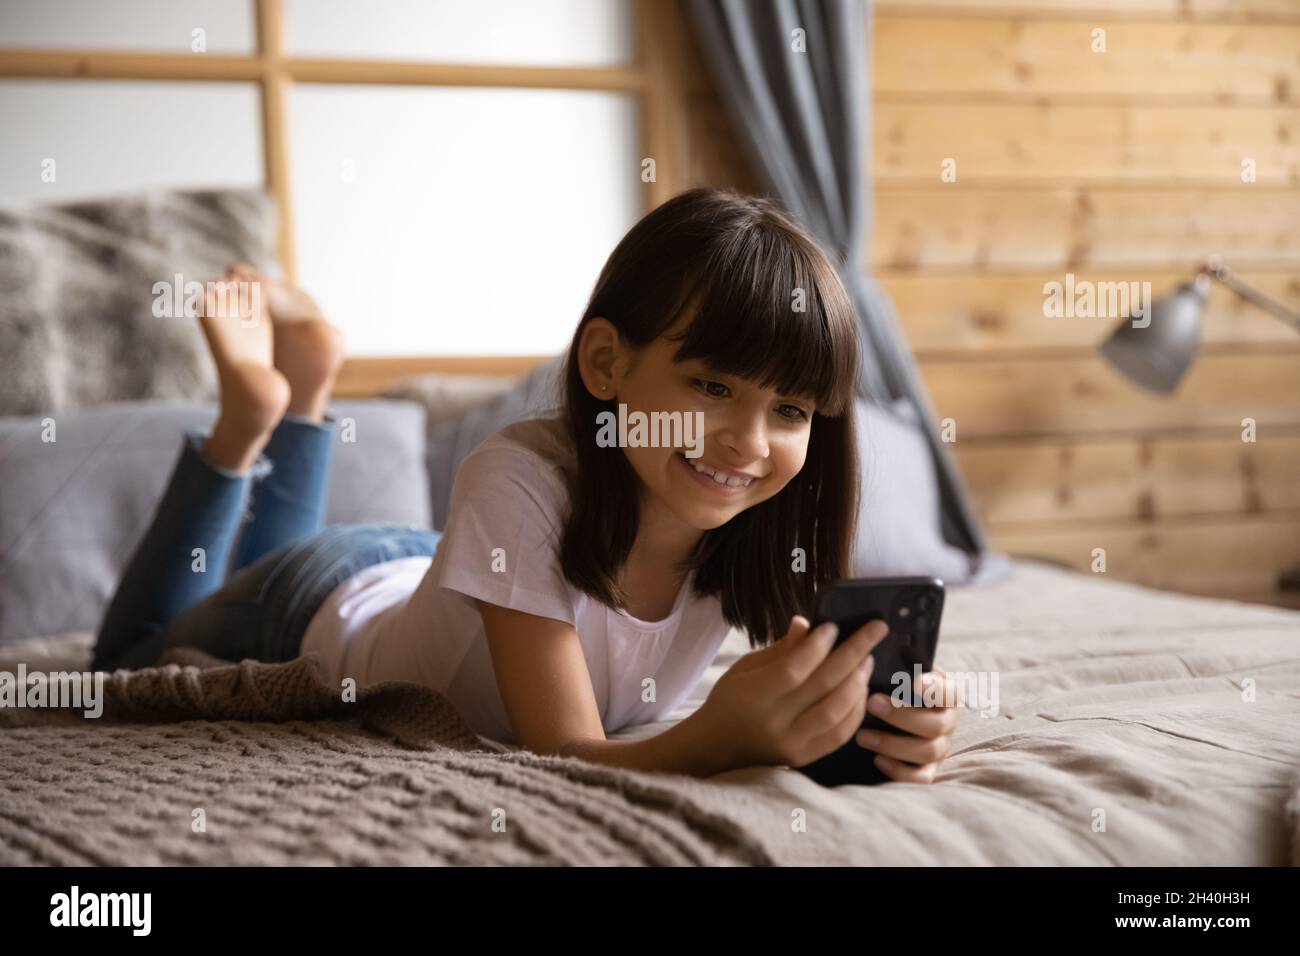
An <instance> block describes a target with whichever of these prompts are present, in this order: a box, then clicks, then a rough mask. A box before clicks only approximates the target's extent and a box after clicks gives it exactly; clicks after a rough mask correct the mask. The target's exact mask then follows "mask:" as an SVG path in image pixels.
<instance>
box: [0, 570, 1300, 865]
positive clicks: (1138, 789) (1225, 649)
mask: <svg viewBox="0 0 1300 956" xmlns="http://www.w3.org/2000/svg"><path fill="white" fill-rule="evenodd" d="M944 617H945V621H944V636H943V639H942V641H941V643H940V652H939V660H938V663H939V666H940V667H942V668H943V669H944V670H946V671H947V672H948V673H950V674H955V673H958V672H962V671H967V672H969V671H974V670H977V669H981V668H989V669H992V671H993V672H995V673H997V674H1000V688H1001V690H1000V694H1001V699H1000V703H999V707H998V710H997V713H996V715H989V716H985V715H984V714H981V713H976V712H974V711H969V710H964V711H962V713H961V714H960V721H959V723H958V729H957V734H956V737H955V740H954V751H953V753H952V754H951V756H950V757H949V758H948V759H947V760H946V761H945V762H944V766H943V769H942V770H941V772H940V774H939V778H938V780H937V781H936V782H935V783H934V784H933V785H931V786H924V785H919V784H886V785H884V786H878V787H840V788H838V789H827V788H823V787H819V786H817V785H816V784H814V783H812V782H811V781H809V780H808V779H807V778H806V777H805V776H803V775H802V774H800V773H796V772H794V771H791V770H789V769H786V768H781V767H749V768H743V769H739V770H733V771H731V772H729V773H725V774H719V775H717V776H714V777H711V778H709V779H707V780H699V779H695V778H691V777H685V776H674V775H670V774H654V773H636V772H632V771H624V770H618V769H615V768H611V767H603V766H601V765H598V764H590V763H584V762H582V761H578V760H576V759H560V758H545V757H538V756H536V755H534V754H529V753H526V752H522V751H518V750H516V749H514V748H509V747H503V746H501V745H497V744H494V743H489V742H487V741H483V740H481V739H480V738H478V737H476V736H474V735H473V734H471V733H470V732H469V730H468V728H467V727H466V726H465V725H464V724H463V723H462V722H461V720H460V718H459V717H458V716H457V715H456V714H455V713H454V712H453V709H452V707H451V706H450V704H449V703H448V702H447V701H446V699H445V698H443V697H441V696H440V695H438V694H437V693H435V692H433V691H431V690H427V689H423V688H419V687H416V686H414V685H407V684H389V685H379V686H375V687H373V688H370V689H368V690H366V691H364V692H362V693H361V694H360V695H359V699H358V700H357V702H355V703H344V702H343V701H342V700H340V699H339V694H338V689H337V688H336V687H333V686H329V687H327V686H325V685H323V684H322V682H321V678H320V674H319V671H318V669H317V664H316V662H315V659H314V658H308V659H303V660H299V661H294V662H291V663H288V664H257V663H251V662H245V663H243V664H239V665H231V664H226V663H223V662H217V661H214V660H213V659H211V658H201V657H194V656H191V657H176V658H173V663H170V664H168V665H167V666H163V667H159V668H154V669H150V670H143V671H136V672H120V673H116V674H113V675H110V676H109V680H108V681H107V683H106V685H105V696H106V697H107V701H106V703H105V711H104V716H103V717H102V718H99V719H95V720H87V719H85V718H84V717H82V716H81V714H80V712H62V713H59V712H55V711H50V710H29V709H6V708H0V864H4V863H112V864H122V863H127V864H156V863H200V864H221V863H252V864H257V863H272V864H280V863H293V864H313V863H325V864H329V863H366V864H386V863H435V864H436V863H453V864H454V863H489V864H503V863H504V864H512V863H520V864H552V863H580V864H582V863H615V864H630V865H637V864H647V863H666V864H674V863H681V864H693V863H706V864H722V865H732V864H738V865H747V864H759V865H762V864H769V863H775V864H829V865H838V864H853V865H864V866H878V865H905V866H915V865H934V864H946V865H975V866H979V865H1013V866H1014V865H1019V866H1025V865H1029V866H1054V865H1062V864H1067V865H1076V866H1077V865H1084V866H1159V865H1173V866H1186V865H1213V866H1277V865H1285V864H1287V863H1288V862H1292V863H1300V789H1298V788H1300V780H1297V774H1298V773H1300V735H1297V733H1296V728H1297V727H1300V614H1296V613H1295V612H1294V611H1283V610H1280V609H1277V608H1267V607H1255V606H1250V605H1244V604H1236V603H1233V602H1229V601H1216V600H1210V599H1203V598H1193V597H1187V596H1183V595H1177V594H1167V593H1162V592H1158V591H1150V590H1147V589H1144V588H1140V587H1136V586H1134V585H1129V584H1123V583H1120V582H1113V581H1107V580H1105V579H1104V578H1102V576H1100V575H1084V574H1078V573H1075V572H1067V571H1063V570H1060V569H1056V568H1051V567H1048V566H1045V565H1036V564H1032V563H1018V565H1017V569H1016V572H1015V573H1014V574H1013V575H1012V576H1011V577H1010V578H1009V579H1008V580H1006V581H1002V582H999V583H996V584H993V585H991V586H988V587H979V588H954V589H953V590H952V591H951V592H950V594H949V597H948V602H947V607H946V608H945V612H944ZM734 637H735V638H736V639H735V640H733V639H732V638H730V637H729V638H728V640H727V641H726V642H725V643H724V645H723V648H722V649H721V651H720V652H719V655H718V658H717V660H716V661H715V662H714V664H713V666H711V667H710V668H709V670H708V672H707V673H706V675H705V677H704V679H703V680H701V682H700V685H699V687H698V688H697V689H696V691H695V692H693V693H692V695H691V699H690V700H689V701H688V702H687V703H686V704H685V705H684V706H683V707H682V708H680V709H679V711H678V712H675V713H674V714H672V715H670V717H669V719H666V720H665V721H662V722H658V723H655V724H645V725H640V726H638V727H636V728H634V729H632V730H629V729H626V728H625V729H624V730H623V731H620V732H618V733H616V734H615V735H614V736H616V737H620V738H626V737H628V736H635V737H642V736H648V735H652V734H655V733H660V732H662V731H663V730H666V729H667V727H668V726H670V725H671V723H672V722H673V720H676V719H681V718H682V717H684V716H685V715H686V714H687V713H689V712H690V710H692V709H694V708H695V707H698V706H699V705H700V704H701V703H702V702H703V700H704V699H705V697H706V696H707V694H708V692H709V690H710V689H711V688H712V686H713V684H714V683H715V682H716V681H717V679H718V678H719V677H720V676H721V674H722V673H724V672H725V669H726V668H727V667H729V666H730V665H731V664H732V663H734V661H735V660H736V659H737V658H738V657H739V656H741V655H743V654H744V653H745V652H746V650H747V649H748V647H747V644H746V642H745V640H744V636H743V635H742V634H739V632H737V633H736V634H735V635H734ZM90 640H91V635H89V634H82V635H66V636H62V637H51V638H48V639H44V640H41V641H34V642H29V643H27V644H25V645H23V646H18V645H14V646H13V647H10V648H0V672H3V671H4V670H11V671H12V670H13V669H14V668H16V667H17V666H19V664H20V663H22V664H24V665H25V666H26V667H27V668H28V669H29V670H30V671H37V672H51V671H61V670H72V671H76V670H79V669H81V668H82V667H84V666H85V662H86V660H87V658H88V655H89V648H90ZM189 653H190V654H191V655H192V654H193V652H189ZM1102 824H1104V826H1103V825H1102Z"/></svg>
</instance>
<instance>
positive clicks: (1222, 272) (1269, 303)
mask: <svg viewBox="0 0 1300 956" xmlns="http://www.w3.org/2000/svg"><path fill="white" fill-rule="evenodd" d="M1200 276H1207V277H1209V278H1211V279H1215V280H1217V281H1219V282H1222V283H1223V284H1224V285H1226V286H1227V287H1228V288H1229V289H1231V290H1232V291H1233V292H1235V293H1237V295H1239V296H1241V297H1242V298H1243V299H1245V300H1246V301H1248V302H1253V303H1254V304H1255V305H1257V306H1259V307H1260V308H1261V309H1263V310H1264V311H1265V312H1268V313H1270V314H1271V315H1274V316H1276V317H1277V318H1279V319H1281V320H1282V321H1283V322H1286V323H1287V324H1288V325H1290V326H1291V327H1292V328H1294V329H1295V330H1296V331H1297V332H1300V315H1296V314H1295V313H1294V312H1292V311H1291V310H1290V309H1288V308H1287V307H1286V306H1284V305H1282V303H1280V302H1276V301H1274V300H1273V299H1270V298H1269V297H1268V296H1266V295H1264V293H1262V292H1259V291H1257V290H1255V289H1252V288H1251V287H1250V286H1248V285H1246V283H1244V282H1242V281H1241V280H1240V279H1238V278H1237V277H1236V276H1235V275H1233V272H1232V270H1231V269H1229V268H1228V267H1227V266H1225V265H1224V264H1223V262H1222V261H1221V260H1220V259H1219V258H1218V257H1217V256H1214V257H1211V258H1210V259H1207V260H1206V262H1205V264H1204V265H1203V266H1201V272H1200V275H1198V276H1197V279H1198V280H1199V279H1200ZM1206 284H1208V281H1207V283H1206Z"/></svg>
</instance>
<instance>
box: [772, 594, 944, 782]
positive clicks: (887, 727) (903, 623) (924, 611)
mask: <svg viewBox="0 0 1300 956" xmlns="http://www.w3.org/2000/svg"><path fill="white" fill-rule="evenodd" d="M942 615H943V582H942V581H940V580H939V579H938V578H925V577H916V578H845V579H843V580H840V581H836V582H835V583H834V584H832V585H831V586H830V587H829V588H826V589H825V590H823V591H821V592H819V593H818V595H817V608H816V614H815V619H814V620H813V622H812V625H813V627H816V626H817V625H819V624H821V623H822V622H824V621H834V622H835V623H836V625H837V626H838V627H839V633H838V634H837V635H836V638H835V645H836V646H837V647H838V646H839V645H840V643H842V642H843V641H847V640H848V639H849V638H850V637H852V636H853V634H854V633H855V632H856V631H857V630H858V629H859V628H860V627H862V626H863V625H864V624H867V623H869V622H870V621H884V622H885V623H886V624H888V625H889V633H888V634H886V635H885V638H884V639H883V640H882V641H881V642H880V643H879V644H877V645H876V647H875V649H874V650H873V651H872V652H871V653H872V656H873V657H874V658H875V665H874V666H873V667H872V669H871V678H870V681H869V687H870V689H869V691H868V693H872V694H876V693H881V694H890V695H892V694H893V693H894V691H895V690H896V689H897V688H900V687H901V688H902V689H903V692H904V693H906V694H907V695H908V698H907V699H908V700H909V701H910V700H912V699H913V698H912V695H913V694H914V693H915V685H914V683H913V681H914V676H915V674H916V673H917V671H916V670H915V668H916V667H917V666H918V665H919V667H920V672H921V673H924V672H925V671H928V670H931V669H933V667H934V654H935V651H936V650H937V649H938V647H939V618H940V617H941V616H942ZM862 726H863V727H868V728H872V729H875V730H883V731H885V732H886V733H893V734H899V733H903V731H901V730H899V729H898V728H897V727H895V726H894V725H893V724H887V723H885V722H884V721H883V720H880V719H879V718H878V717H874V716H873V715H871V714H867V715H866V719H864V720H863V722H862ZM875 756H876V755H875V752H874V751H871V750H867V749H866V748H865V747H863V746H862V745H861V744H859V743H858V742H857V741H856V740H854V739H852V738H850V740H849V741H848V742H847V743H846V744H844V745H843V746H842V747H840V748H839V749H837V750H833V751H831V752H830V753H828V754H826V755H825V756H824V757H820V758H819V759H817V760H814V761H813V762H812V763H809V764H804V765H803V766H802V767H796V768H795V769H796V770H798V771H799V772H800V773H803V774H807V775H808V776H809V777H810V778H812V779H813V780H815V781H817V782H818V783H820V784H822V785H823V786H826V787H838V786H840V785H842V784H846V783H855V784H875V783H884V782H886V781H887V780H888V779H889V777H888V775H886V774H885V772H884V771H883V770H881V769H880V768H879V767H877V766H876V765H875V763H874V760H875Z"/></svg>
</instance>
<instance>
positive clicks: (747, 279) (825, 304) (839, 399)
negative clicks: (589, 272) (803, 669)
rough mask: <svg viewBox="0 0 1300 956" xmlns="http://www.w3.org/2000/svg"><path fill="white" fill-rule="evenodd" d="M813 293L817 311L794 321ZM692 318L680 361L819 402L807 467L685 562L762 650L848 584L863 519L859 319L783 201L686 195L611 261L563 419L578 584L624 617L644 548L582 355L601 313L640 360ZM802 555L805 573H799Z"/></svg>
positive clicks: (625, 470) (568, 549) (700, 586)
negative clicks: (638, 547) (600, 433)
mask: <svg viewBox="0 0 1300 956" xmlns="http://www.w3.org/2000/svg"><path fill="white" fill-rule="evenodd" d="M797 290H802V294H803V298H804V309H803V310H802V311H800V310H798V309H796V308H795V307H794V306H795V303H796V301H797V300H796V291H797ZM691 307H694V309H695V315H694V318H693V319H692V320H691V322H690V324H689V325H688V326H687V327H686V328H685V330H684V331H683V332H682V334H681V335H680V338H678V339H677V340H678V341H680V345H679V346H678V348H677V350H676V352H675V354H674V356H673V358H674V361H677V362H681V361H686V360H689V359H698V360H701V361H703V362H704V363H705V364H706V365H707V366H709V367H710V368H712V369H714V370H716V371H718V372H721V373H723V374H730V375H735V376H737V377H740V378H743V379H746V380H748V381H750V382H753V383H755V384H757V385H758V386H759V387H762V388H775V389H776V390H777V391H778V392H780V393H781V394H783V395H791V396H795V395H799V396H808V397H810V398H812V399H814V400H815V401H816V404H817V408H816V411H815V413H814V414H813V416H812V425H811V429H810V435H809V441H808V453H807V457H806V459H805V461H804V465H803V468H802V469H801V470H800V471H799V473H798V474H797V475H795V477H794V478H792V479H791V480H790V482H789V483H788V484H787V485H786V486H785V487H784V488H782V489H781V491H780V492H779V493H777V494H776V495H774V496H772V497H771V498H769V499H767V500H766V501H763V502H761V503H759V504H757V505H754V506H753V507H751V508H747V509H746V510H744V511H742V512H741V513H740V514H737V515H736V516H735V517H733V518H732V519H731V520H730V521H728V522H727V523H726V524H724V525H721V526H720V527H718V528H713V529H711V530H709V531H706V532H705V533H704V535H703V537H702V539H701V541H700V543H699V546H698V547H697V548H696V550H695V552H694V554H693V555H692V556H691V557H690V559H689V560H688V562H687V563H686V566H685V567H683V568H681V569H679V570H683V571H684V570H688V569H694V570H695V572H696V574H695V581H694V589H695V593H696V594H698V595H700V596H707V595H714V594H716V595H718V597H719V600H720V601H721V604H722V611H723V615H724V616H725V618H726V620H727V621H728V623H730V624H731V625H732V626H734V627H739V628H743V629H745V630H746V631H748V632H749V638H750V644H751V646H754V647H757V646H761V645H763V644H767V643H769V642H770V641H773V640H776V639H777V638H779V637H781V636H782V635H783V634H784V633H785V631H786V629H787V628H788V627H789V624H790V618H791V617H792V616H793V615H794V614H797V613H801V614H804V615H805V616H808V617H810V618H811V615H812V609H813V596H814V594H815V592H816V590H817V589H819V588H821V587H824V586H825V585H827V584H828V583H829V582H831V581H833V580H834V579H835V578H838V577H844V576H846V575H847V574H848V569H849V565H850V552H851V547H852V542H853V535H854V520H855V518H856V515H857V489H858V479H857V452H856V446H855V441H854V420H853V395H854V391H855V387H856V381H857V368H858V344H857V320H856V317H855V314H854V310H853V306H852V303H851V301H850V299H849V297H848V294H847V293H846V292H845V290H844V287H843V285H842V283H841V282H840V279H839V277H838V276H837V275H836V271H835V267H834V266H833V265H832V263H831V261H830V260H829V258H828V257H827V256H826V254H825V252H823V251H822V249H821V248H820V247H819V246H818V244H817V242H816V240H814V239H813V237H812V236H811V235H810V234H809V233H808V232H807V231H806V230H805V229H803V228H802V227H801V226H799V225H798V224H796V223H795V222H794V221H793V220H792V219H791V218H790V217H789V216H788V215H787V214H786V213H785V212H784V211H782V209H781V208H780V207H779V206H778V205H777V204H776V203H775V202H773V201H771V200H768V199H763V198H758V197H753V196H742V195H739V194H737V193H733V192H729V191H724V190H717V189H692V190H690V191H689V192H684V193H682V194H681V195H678V196H675V197H674V198H672V199H670V200H669V201H668V202H666V203H664V204H663V205H662V206H660V207H659V208H657V209H655V210H654V211H653V212H651V213H649V214H648V215H647V216H645V217H644V218H643V219H642V220H641V221H640V222H638V223H637V224H636V225H635V226H633V227H632V229H631V231H629V232H628V234H627V235H626V236H624V237H623V239H622V241H621V242H619V244H618V246H617V247H616V248H615V249H614V251H613V253H611V255H610V257H609V259H608V261H606V263H605V267H604V268H603V269H602V270H601V273H600V278H599V279H598V280H597V281H596V286H595V289H594V290H593V291H592V294H591V299H590V301H589V302H588V303H587V308H586V311H585V312H584V313H583V316H582V321H581V322H580V323H579V324H578V328H577V330H576V331H575V332H574V334H573V342H572V344H571V346H570V348H569V354H568V360H567V364H566V367H565V377H564V383H563V388H564V399H563V406H564V418H565V420H566V421H567V423H568V427H569V428H570V430H571V432H572V435H573V438H574V443H575V445H576V451H577V462H576V468H575V470H574V472H573V477H572V478H571V481H572V487H571V488H570V494H571V500H570V510H569V514H568V516H567V517H566V519H565V525H564V532H563V538H562V541H561V550H560V553H561V565H562V568H563V571H564V575H565V577H566V578H567V579H568V580H569V581H570V582H571V583H572V584H573V585H574V586H575V587H577V588H579V589H580V590H582V591H584V592H586V593H587V594H588V595H590V596H591V597H592V598H594V599H596V600H598V601H600V602H602V603H604V604H606V605H608V606H610V607H617V608H625V607H626V606H627V597H626V594H625V592H624V591H623V589H622V588H621V587H620V586H619V583H618V577H619V572H620V570H621V569H622V567H623V565H624V564H625V563H626V561H627V557H628V554H629V552H630V551H631V548H632V544H633V542H634V541H635V540H636V534H637V523H638V517H639V506H638V493H639V479H638V477H637V475H636V472H635V471H634V470H633V468H632V465H631V463H630V462H629V461H628V459H627V456H626V455H625V454H624V453H623V451H622V449H621V448H602V447H599V446H598V444H597V442H596V430H597V427H598V426H597V414H598V413H599V412H602V411H609V410H611V409H612V408H614V405H615V403H614V401H613V400H612V399H611V400H607V401H606V400H601V399H599V398H596V397H595V396H593V395H592V394H591V393H590V392H588V391H587V389H586V387H585V386H584V385H583V382H582V378H581V376H580V375H579V371H578V343H579V341H580V339H581V337H582V332H583V329H584V328H585V327H586V325H587V323H588V322H589V321H590V320H591V319H592V318H594V317H596V316H601V317H603V318H605V319H607V320H609V321H610V322H611V323H612V324H613V325H614V326H615V327H616V328H617V329H618V331H619V334H620V335H621V336H622V339H623V341H624V342H625V343H627V344H630V345H631V346H633V347H635V348H641V347H644V346H646V345H648V344H649V343H650V342H653V341H654V340H655V339H656V338H658V337H659V336H660V335H663V334H664V333H665V332H666V331H667V330H668V329H670V328H671V327H672V326H673V324H674V323H675V321H676V320H677V319H678V318H679V317H680V316H682V315H683V313H684V310H685V309H687V308H691ZM795 548H802V549H803V550H804V553H805V556H806V568H805V569H804V570H802V571H794V570H792V564H793V556H792V555H793V550H794V549H795Z"/></svg>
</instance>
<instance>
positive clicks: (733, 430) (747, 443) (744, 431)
mask: <svg viewBox="0 0 1300 956" xmlns="http://www.w3.org/2000/svg"><path fill="white" fill-rule="evenodd" d="M717 437H718V439H719V440H720V441H721V443H722V444H723V445H725V446H726V447H727V448H728V449H729V450H730V451H731V452H732V454H734V455H735V456H736V457H737V458H738V459H739V460H740V461H755V460H757V459H762V458H766V457H767V455H768V444H767V427H766V425H765V423H764V421H763V416H762V415H747V416H744V417H743V418H741V417H740V416H737V418H736V419H735V420H733V421H730V422H728V423H726V425H725V426H724V427H723V428H722V429H721V430H720V431H719V432H718V435H717Z"/></svg>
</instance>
